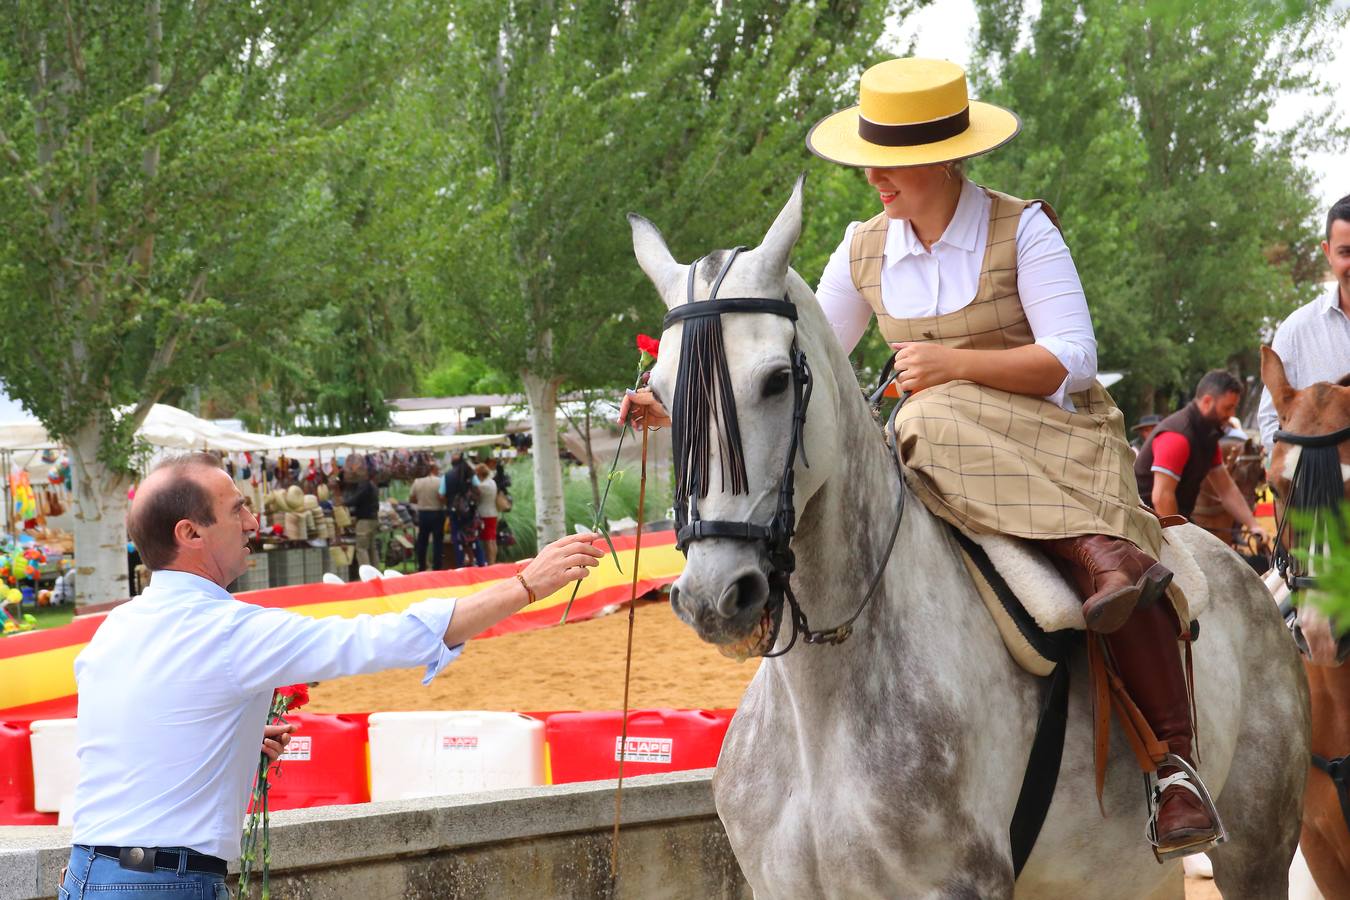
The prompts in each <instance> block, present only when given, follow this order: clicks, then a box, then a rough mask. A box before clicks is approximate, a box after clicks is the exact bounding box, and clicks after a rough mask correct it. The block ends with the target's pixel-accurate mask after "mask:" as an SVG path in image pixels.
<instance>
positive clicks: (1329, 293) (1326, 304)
mask: <svg viewBox="0 0 1350 900" xmlns="http://www.w3.org/2000/svg"><path fill="white" fill-rule="evenodd" d="M1321 299H1322V312H1324V313H1333V312H1336V311H1337V310H1339V309H1340V308H1341V285H1340V282H1337V281H1333V282H1332V283H1331V284H1330V285H1328V287H1327V290H1326V292H1325V293H1324V294H1323V295H1322V298H1321Z"/></svg>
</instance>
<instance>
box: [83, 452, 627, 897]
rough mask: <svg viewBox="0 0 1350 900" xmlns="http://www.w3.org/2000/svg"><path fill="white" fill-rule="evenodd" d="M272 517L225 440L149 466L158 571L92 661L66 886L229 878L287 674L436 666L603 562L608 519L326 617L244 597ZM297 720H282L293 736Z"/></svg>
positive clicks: (108, 624)
mask: <svg viewBox="0 0 1350 900" xmlns="http://www.w3.org/2000/svg"><path fill="white" fill-rule="evenodd" d="M257 527H258V521H257V519H255V518H254V517H253V514H252V513H251V512H250V511H249V510H248V508H247V507H246V506H245V505H244V498H243V497H242V496H241V495H240V493H239V491H238V490H237V489H236V488H235V485H234V481H233V480H232V479H231V478H230V476H229V475H228V474H226V472H225V471H224V470H223V469H222V468H221V467H220V463H219V461H218V460H217V459H216V458H215V457H213V456H210V455H209V454H204V453H197V454H192V455H190V456H185V457H180V458H177V459H173V460H169V461H167V462H166V463H164V464H161V465H160V466H159V467H158V468H156V469H155V470H154V471H153V472H152V473H151V474H150V475H149V476H148V477H147V478H146V479H145V481H143V482H142V483H141V485H140V487H139V489H138V490H137V492H136V497H135V499H134V500H133V501H132V505H131V510H130V512H129V513H128V515H127V530H128V533H129V534H130V535H131V538H132V540H133V542H134V543H135V544H136V547H137V548H138V549H139V550H140V553H141V558H142V559H143V560H144V561H145V564H146V565H147V566H148V567H149V568H150V569H151V571H152V572H154V577H153V579H152V581H151V585H150V587H149V588H147V589H146V591H145V592H144V593H143V594H142V595H141V596H139V597H137V598H135V599H134V600H132V601H130V602H129V603H126V604H123V605H122V606H120V607H118V608H117V609H115V610H113V612H112V613H110V614H109V616H108V618H107V620H106V621H105V622H104V624H103V625H102V627H100V628H99V630H98V632H97V633H96V634H95V635H94V638H93V640H92V641H90V643H89V646H88V647H86V648H85V650H84V651H83V652H82V653H81V654H80V655H79V657H78V658H77V659H76V661H75V677H76V680H77V681H78V683H79V750H78V753H79V760H80V778H79V783H78V786H77V788H76V791H75V809H74V835H73V843H74V844H75V846H74V847H73V848H72V851H71V858H70V864H69V866H68V867H67V870H66V872H65V874H64V875H63V877H62V888H63V891H64V892H68V894H67V893H62V896H63V897H64V896H67V895H68V896H71V897H83V896H86V894H85V892H86V891H99V892H101V891H105V890H106V891H115V892H116V896H117V897H118V898H121V900H137V898H143V897H144V898H151V897H154V898H162V897H164V896H166V893H165V892H166V891H169V892H171V893H173V895H174V896H178V893H177V892H179V891H193V890H194V887H195V889H196V891H197V892H196V893H194V894H193V896H202V897H212V896H228V895H227V894H226V893H225V888H224V875H225V860H226V859H229V858H234V857H237V856H238V854H239V843H240V832H241V829H242V826H243V819H244V809H245V806H246V804H247V800H248V795H249V791H250V789H251V787H252V781H253V772H254V769H255V768H256V766H257V762H258V742H259V739H260V738H264V727H263V726H264V723H265V720H266V717H267V710H268V707H269V704H270V703H271V699H272V693H273V690H274V689H275V688H277V687H282V686H285V685H289V684H294V683H299V682H307V681H315V680H319V679H327V678H336V677H339V676H343V675H355V674H360V673H364V672H375V671H379V670H382V669H388V668H396V667H406V666H416V665H424V666H426V678H425V681H430V680H431V678H432V677H433V676H435V675H436V674H437V673H438V672H439V671H440V670H441V669H442V668H444V667H445V666H446V665H447V664H448V663H450V662H451V661H452V660H453V659H455V658H456V657H457V656H458V655H459V653H460V651H461V649H462V647H463V644H464V642H465V641H466V640H468V639H469V638H471V637H473V636H474V635H476V634H478V633H480V632H481V631H483V630H484V629H485V628H487V627H489V626H490V625H492V624H494V623H496V622H498V621H500V620H501V619H503V618H505V617H506V616H509V615H511V614H512V613H514V612H516V611H517V610H519V609H520V608H521V607H523V606H525V605H526V604H527V603H529V602H530V601H532V600H534V599H535V598H536V596H547V595H549V594H551V593H553V592H554V591H556V590H558V589H559V588H561V587H562V586H563V585H565V584H567V583H568V582H571V581H575V580H578V579H580V578H584V577H586V575H587V574H588V573H589V567H591V566H594V565H596V564H597V561H598V559H599V557H600V556H601V552H600V551H599V550H598V549H596V548H595V547H593V546H591V542H592V541H594V540H596V539H598V535H594V534H581V535H573V536H570V537H567V538H563V539H562V540H560V541H558V542H557V543H554V544H551V545H549V546H548V547H546V548H544V549H543V550H542V551H541V552H540V554H539V555H538V556H537V557H536V558H535V559H534V560H533V561H532V562H531V563H530V564H529V565H528V566H526V568H525V569H524V571H523V572H521V573H520V574H519V575H517V576H516V577H514V578H508V579H505V580H503V581H501V582H499V583H497V584H495V585H493V586H491V587H489V588H486V589H484V590H482V591H479V592H478V593H476V594H472V595H470V596H467V597H463V598H459V599H458V601H456V600H455V599H453V598H447V599H430V600H424V601H422V602H420V603H415V604H413V605H412V606H410V607H409V608H408V609H407V610H406V611H404V612H403V613H389V614H386V615H381V616H359V617H357V618H354V619H343V618H338V617H336V616H334V617H329V618H325V619H314V618H310V617H307V616H301V615H296V614H294V613H290V612H286V611H285V610H279V609H265V608H263V607H260V606H254V605H252V604H248V603H242V602H240V601H238V600H235V599H234V598H233V597H232V596H231V595H230V594H229V593H228V592H227V591H226V590H225V585H227V584H229V583H230V582H232V581H233V580H234V579H235V578H237V577H238V576H239V575H240V574H242V573H243V571H244V569H245V567H246V565H247V560H248V554H249V549H248V540H249V537H250V535H251V534H252V533H253V532H254V531H255V530H256V529H257ZM290 730H291V728H290V727H289V726H278V727H274V728H269V729H268V730H267V731H266V735H265V737H266V741H267V744H266V745H265V747H266V750H267V752H268V753H269V755H272V756H275V755H276V754H278V753H279V752H280V751H281V749H282V747H283V746H284V744H285V742H286V741H287V740H289V735H288V734H287V732H288V731H290Z"/></svg>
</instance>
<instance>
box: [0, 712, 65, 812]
mask: <svg viewBox="0 0 1350 900" xmlns="http://www.w3.org/2000/svg"><path fill="white" fill-rule="evenodd" d="M55 824H56V813H40V812H38V811H37V810H35V809H33V751H32V748H31V746H30V745H29V742H28V723H27V722H24V723H22V724H19V723H15V722H0V825H55Z"/></svg>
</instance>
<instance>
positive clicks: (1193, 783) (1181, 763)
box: [1144, 753, 1228, 863]
mask: <svg viewBox="0 0 1350 900" xmlns="http://www.w3.org/2000/svg"><path fill="white" fill-rule="evenodd" d="M1160 765H1162V766H1173V767H1175V768H1177V769H1179V770H1180V771H1179V772H1178V773H1177V774H1175V775H1169V776H1168V777H1167V778H1164V779H1162V780H1161V781H1159V780H1158V773H1157V772H1146V773H1145V774H1144V795H1145V797H1146V798H1147V801H1148V824H1146V825H1145V826H1144V838H1145V839H1146V840H1147V841H1148V842H1149V843H1150V844H1152V845H1153V855H1154V856H1155V857H1157V859H1158V862H1160V863H1161V862H1163V861H1165V860H1169V859H1176V858H1177V857H1180V856H1190V855H1191V854H1193V853H1204V852H1205V851H1207V850H1213V849H1214V848H1215V847H1217V846H1219V845H1220V844H1222V843H1224V842H1225V841H1227V840H1228V830H1227V829H1226V828H1224V827H1223V819H1222V818H1221V817H1220V816H1219V809H1218V807H1217V806H1215V805H1214V798H1213V797H1211V796H1210V793H1209V788H1207V787H1205V783H1204V782H1203V781H1201V780H1200V773H1199V772H1197V771H1196V770H1195V767H1194V766H1192V765H1191V764H1190V763H1188V762H1186V760H1184V759H1182V758H1181V757H1180V756H1177V755H1176V754H1175V753H1169V754H1167V756H1166V757H1164V758H1163V761H1162V763H1161V764H1160ZM1172 786H1179V787H1183V788H1185V789H1186V790H1188V791H1190V792H1191V793H1193V794H1195V796H1196V797H1198V798H1199V800H1200V805H1201V806H1203V807H1204V809H1205V815H1207V816H1209V819H1210V821H1211V822H1213V823H1214V836H1213V837H1212V838H1209V839H1202V840H1199V841H1196V842H1195V843H1193V844H1187V845H1185V846H1181V847H1176V848H1173V849H1171V850H1167V851H1163V850H1162V848H1161V846H1160V845H1159V844H1158V809H1159V808H1160V807H1161V806H1162V793H1163V791H1164V790H1165V789H1167V788H1168V787H1172Z"/></svg>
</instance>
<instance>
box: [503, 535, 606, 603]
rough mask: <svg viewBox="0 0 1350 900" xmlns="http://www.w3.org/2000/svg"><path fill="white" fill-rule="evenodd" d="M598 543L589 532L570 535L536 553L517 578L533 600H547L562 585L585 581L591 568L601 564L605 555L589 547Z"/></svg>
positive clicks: (597, 549)
mask: <svg viewBox="0 0 1350 900" xmlns="http://www.w3.org/2000/svg"><path fill="white" fill-rule="evenodd" d="M598 540H600V535H598V534H593V533H591V532H586V533H585V534H569V535H568V536H567V537H565V538H562V539H561V540H557V541H554V542H553V543H551V544H549V545H548V546H547V547H545V548H544V549H543V550H541V551H539V555H538V556H536V557H535V558H534V559H532V560H531V561H530V564H529V565H527V566H526V567H525V569H524V571H522V572H521V573H520V575H521V577H522V578H524V579H525V583H526V584H528V585H529V586H530V590H532V591H534V595H535V597H537V598H542V597H547V596H548V595H549V594H552V593H553V592H554V591H556V590H558V589H559V588H561V587H562V586H563V585H566V584H568V583H570V582H573V581H580V580H581V579H583V578H585V577H586V576H587V575H589V574H591V567H592V566H598V565H599V564H600V558H601V557H602V556H604V555H605V552H604V551H603V550H601V549H599V548H598V547H594V546H592V544H593V542H595V541H598Z"/></svg>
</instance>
